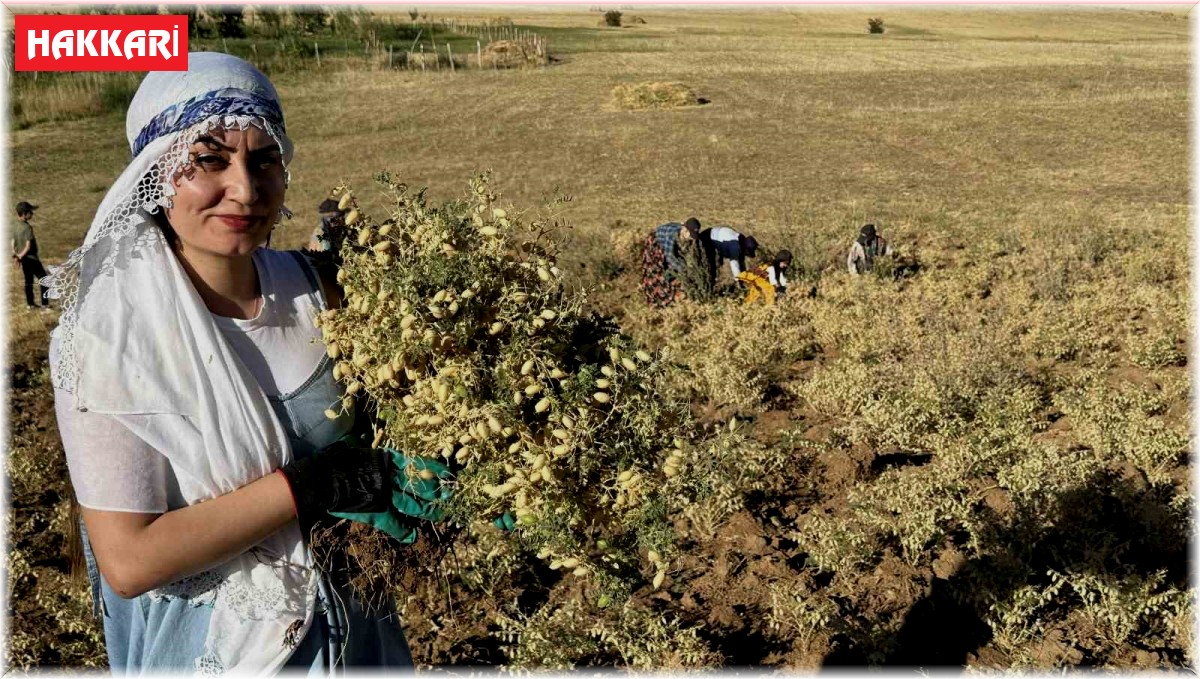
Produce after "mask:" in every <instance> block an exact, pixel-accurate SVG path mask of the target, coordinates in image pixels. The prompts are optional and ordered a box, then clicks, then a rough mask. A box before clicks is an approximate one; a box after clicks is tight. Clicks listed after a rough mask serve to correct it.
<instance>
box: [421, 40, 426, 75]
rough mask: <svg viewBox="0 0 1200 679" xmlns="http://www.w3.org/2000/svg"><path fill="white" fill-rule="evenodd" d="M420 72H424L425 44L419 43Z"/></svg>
mask: <svg viewBox="0 0 1200 679" xmlns="http://www.w3.org/2000/svg"><path fill="white" fill-rule="evenodd" d="M421 72H422V73H424V72H425V46H424V45H421Z"/></svg>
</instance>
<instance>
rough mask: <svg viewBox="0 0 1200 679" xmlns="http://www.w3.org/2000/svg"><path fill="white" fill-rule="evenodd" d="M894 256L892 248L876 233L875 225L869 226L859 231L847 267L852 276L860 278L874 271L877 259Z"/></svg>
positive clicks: (851, 248)
mask: <svg viewBox="0 0 1200 679" xmlns="http://www.w3.org/2000/svg"><path fill="white" fill-rule="evenodd" d="M892 254H894V253H893V251H892V246H890V245H888V243H887V241H886V240H884V239H883V237H882V236H880V235H878V234H877V233H876V232H875V225H874V224H867V225H865V226H863V228H862V229H861V230H859V233H858V238H857V239H855V241H854V243H853V244H852V245H851V246H850V255H849V256H848V257H847V258H846V265H847V267H848V268H849V269H850V275H852V276H858V275H860V274H863V273H866V272H868V271H871V270H872V269H874V267H875V258H876V257H879V256H881V255H882V256H885V257H886V256H891V255H892Z"/></svg>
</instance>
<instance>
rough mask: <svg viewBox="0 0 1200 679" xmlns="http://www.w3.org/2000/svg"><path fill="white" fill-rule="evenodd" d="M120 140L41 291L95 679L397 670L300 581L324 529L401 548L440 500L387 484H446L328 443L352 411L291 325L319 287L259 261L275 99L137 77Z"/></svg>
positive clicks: (292, 267) (209, 83)
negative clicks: (350, 524) (100, 625)
mask: <svg viewBox="0 0 1200 679" xmlns="http://www.w3.org/2000/svg"><path fill="white" fill-rule="evenodd" d="M126 132H127V138H128V142H129V145H130V149H131V150H132V155H133V159H132V161H130V163H129V165H128V166H127V167H126V169H125V170H124V172H122V174H121V176H120V177H119V178H118V179H117V180H116V181H115V182H114V183H113V185H112V186H111V187H110V189H109V191H108V194H107V195H106V196H105V198H104V200H103V202H102V203H101V204H100V208H99V210H98V211H97V213H96V215H95V217H94V219H93V221H92V224H91V227H90V229H89V230H88V233H87V236H86V238H85V240H84V243H83V245H82V246H81V247H79V248H78V249H77V250H75V251H74V252H72V253H71V254H70V255H69V256H68V257H67V260H66V262H65V263H64V264H63V265H62V266H60V267H56V268H55V271H54V273H53V274H52V275H51V276H50V278H49V279H47V281H48V283H49V284H50V286H51V288H52V290H53V291H54V292H56V293H57V294H58V295H60V299H61V300H62V311H63V313H62V316H61V318H60V321H59V325H58V327H57V328H56V329H55V330H54V332H53V333H52V336H51V346H50V368H51V377H52V381H53V384H54V390H55V392H54V393H55V409H56V413H57V418H58V425H59V433H60V436H61V437H62V443H63V449H64V450H65V452H66V458H67V463H68V468H69V471H70V476H71V484H72V486H73V489H74V492H75V496H76V498H77V500H78V503H79V505H80V507H81V508H80V514H81V516H82V525H81V526H80V528H81V529H82V531H81V532H82V538H83V552H84V557H85V561H86V566H87V571H88V577H89V580H90V584H91V587H92V596H93V603H94V607H95V608H96V609H97V610H100V611H103V621H104V638H105V646H106V648H107V651H108V659H109V664H110V666H111V668H112V670H113V672H114V673H117V674H124V673H152V674H159V673H164V674H165V673H168V672H170V673H174V672H185V671H186V672H199V673H202V674H205V673H225V672H228V673H230V674H232V675H243V674H253V675H259V676H261V675H264V674H275V673H277V672H280V671H283V670H287V669H298V670H301V671H306V672H309V673H320V674H328V673H332V672H333V671H334V670H335V669H338V671H341V670H340V668H343V667H355V666H368V665H370V666H393V667H395V666H408V665H411V657H410V655H409V650H408V646H407V644H406V642H405V638H404V634H403V632H402V630H401V628H400V626H399V623H398V619H397V615H396V612H395V609H394V604H393V603H392V602H390V601H387V602H384V603H383V604H381V605H380V606H379V607H377V608H372V607H368V605H367V604H365V603H364V602H363V601H361V600H360V599H359V598H358V597H357V596H356V595H355V594H354V593H353V591H351V589H350V588H349V586H348V583H346V582H345V578H344V577H339V574H338V573H337V572H326V571H323V570H321V569H320V568H318V566H317V563H316V558H315V556H314V555H313V553H312V551H311V547H310V545H309V536H310V535H311V529H312V528H313V527H315V526H319V525H322V523H324V522H329V523H332V522H333V520H334V519H335V517H336V518H346V519H350V520H354V521H359V522H362V523H365V524H368V525H372V526H375V527H377V528H380V529H382V530H384V531H385V532H387V533H388V534H389V535H391V536H392V537H393V538H396V539H398V540H400V541H401V542H411V541H412V540H413V539H415V530H416V522H417V521H418V520H424V519H430V518H436V517H437V515H438V512H439V511H440V509H439V507H440V505H439V503H441V502H443V501H444V500H445V495H444V491H443V490H442V489H441V486H440V483H439V481H438V479H437V477H436V476H435V477H434V478H432V479H429V480H428V482H427V481H426V480H422V481H417V480H416V479H413V480H411V481H410V480H409V479H408V478H407V476H406V475H405V474H404V473H403V472H400V471H399V469H400V468H402V466H403V465H406V464H412V465H413V466H414V467H416V468H417V469H420V470H425V469H429V470H431V471H433V472H434V475H441V474H444V473H445V468H444V467H440V466H435V465H437V463H436V462H432V461H426V460H421V459H419V458H412V459H407V458H405V457H404V456H403V455H402V454H400V453H397V452H395V451H389V450H387V449H383V448H381V449H374V450H372V449H369V448H368V447H367V446H363V445H360V444H357V443H354V442H353V439H348V438H347V435H348V434H349V433H350V432H351V431H352V427H353V426H354V414H353V410H352V409H349V408H350V406H339V405H337V404H339V403H341V402H342V398H343V396H344V389H343V387H342V386H341V385H340V384H339V383H338V382H337V381H336V380H335V379H334V377H333V374H332V368H333V365H332V362H331V359H330V357H329V356H328V355H327V354H326V351H325V346H324V344H323V343H322V342H321V341H320V339H321V335H320V331H318V330H317V329H316V328H314V327H313V323H312V321H313V318H314V317H315V315H316V314H318V313H320V312H321V311H322V310H324V309H326V308H331V307H335V306H337V305H338V304H339V303H340V300H341V290H340V289H339V288H338V286H337V284H336V281H335V280H334V277H333V276H332V275H329V272H324V271H322V272H318V271H316V270H314V268H313V266H311V265H310V264H309V262H308V260H307V259H306V257H305V256H304V255H302V254H301V253H299V252H280V251H275V250H271V249H268V248H266V247H262V246H263V244H264V243H266V242H267V240H268V239H269V237H270V234H271V232H272V230H273V229H274V228H275V226H276V224H277V223H278V222H279V220H280V219H281V217H282V215H284V214H285V213H286V208H285V207H284V204H283V202H284V196H285V193H286V190H287V184H288V170H287V166H288V164H289V163H290V162H291V159H292V152H293V147H292V142H291V140H290V139H289V138H288V136H287V131H286V128H285V125H284V117H283V111H282V108H281V106H280V103H279V97H278V95H277V94H276V91H275V88H274V86H273V85H272V84H271V82H270V81H269V80H267V78H266V77H265V76H264V75H263V74H262V73H260V72H259V71H258V70H257V69H256V68H254V66H252V65H251V64H249V63H247V62H245V61H243V60H241V59H238V58H236V57H233V56H230V55H226V54H216V53H207V52H195V53H192V54H190V55H189V58H188V70H187V71H186V72H152V73H149V74H148V75H147V76H146V77H145V79H144V80H143V81H142V84H141V86H140V87H139V88H138V90H137V93H136V94H135V95H134V97H133V101H132V103H131V104H130V107H129V111H128V113H127V116H126ZM331 404H333V405H332V406H331ZM333 408H336V410H334V409H333ZM327 409H329V410H327ZM431 476H433V475H431ZM331 515H332V516H331Z"/></svg>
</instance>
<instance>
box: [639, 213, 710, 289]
mask: <svg viewBox="0 0 1200 679" xmlns="http://www.w3.org/2000/svg"><path fill="white" fill-rule="evenodd" d="M699 239H700V221H699V220H697V219H696V218H695V217H690V218H688V220H687V221H685V222H684V223H683V224H680V223H678V222H669V223H667V224H663V225H661V226H658V227H656V228H655V229H654V231H653V232H652V233H651V234H650V235H649V236H647V238H646V242H645V245H644V246H643V248H642V284H641V288H642V294H644V295H645V296H646V301H647V302H648V303H649V304H650V305H652V306H657V307H664V306H667V305H669V304H671V303H673V302H676V301H678V300H680V299H683V297H684V291H683V276H684V275H685V273H686V272H687V270H688V268H689V266H694V263H695V261H694V260H697V259H698V257H697V253H698V250H697V245H698V244H699V243H698V242H699Z"/></svg>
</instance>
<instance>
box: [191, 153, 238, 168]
mask: <svg viewBox="0 0 1200 679" xmlns="http://www.w3.org/2000/svg"><path fill="white" fill-rule="evenodd" d="M194 162H195V163H196V164H197V165H199V166H200V167H201V168H202V169H205V170H217V169H221V168H224V167H225V166H226V165H228V164H229V161H227V160H225V159H224V158H222V157H221V156H218V155H216V154H213V153H201V154H197V155H196V156H195V160H194Z"/></svg>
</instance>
